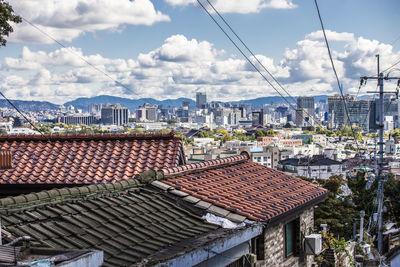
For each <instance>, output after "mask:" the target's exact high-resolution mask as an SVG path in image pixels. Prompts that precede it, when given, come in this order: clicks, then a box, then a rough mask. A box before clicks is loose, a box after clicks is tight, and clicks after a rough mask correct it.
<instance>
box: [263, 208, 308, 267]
mask: <svg viewBox="0 0 400 267" xmlns="http://www.w3.org/2000/svg"><path fill="white" fill-rule="evenodd" d="M296 218H299V223H300V231H301V232H302V233H303V236H305V235H309V234H311V233H312V231H313V228H314V208H313V207H310V208H308V209H305V210H303V211H302V212H301V213H300V214H299V215H298V216H291V217H288V218H286V219H285V218H284V219H282V221H281V222H279V223H278V224H275V225H273V226H271V225H269V226H267V228H266V230H265V231H264V249H265V260H263V261H258V262H257V265H256V266H257V267H258V266H279V267H281V266H282V267H283V266H294V267H295V266H307V267H308V266H311V263H312V262H313V260H314V256H312V255H311V256H307V255H305V254H304V253H303V248H302V247H301V249H300V250H299V251H298V253H295V255H291V256H289V257H286V256H285V224H286V223H288V222H290V221H292V220H294V219H296ZM299 235H300V233H299ZM299 240H304V239H299ZM299 243H300V244H302V243H303V242H299ZM300 244H299V246H300Z"/></svg>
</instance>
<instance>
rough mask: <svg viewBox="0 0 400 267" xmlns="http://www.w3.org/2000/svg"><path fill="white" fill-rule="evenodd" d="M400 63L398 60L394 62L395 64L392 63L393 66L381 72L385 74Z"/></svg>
mask: <svg viewBox="0 0 400 267" xmlns="http://www.w3.org/2000/svg"><path fill="white" fill-rule="evenodd" d="M399 63H400V59H399V60H398V61H396V63H394V64H393V65H391V66H390V67H389V68H386V69H384V70H383V71H382V72H386V71H388V70H390V69H391V68H393V67H394V66H396V65H397V64H399Z"/></svg>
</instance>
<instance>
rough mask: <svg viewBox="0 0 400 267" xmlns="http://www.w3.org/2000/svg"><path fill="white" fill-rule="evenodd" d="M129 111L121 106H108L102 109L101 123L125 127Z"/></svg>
mask: <svg viewBox="0 0 400 267" xmlns="http://www.w3.org/2000/svg"><path fill="white" fill-rule="evenodd" d="M128 117H129V110H128V108H127V107H121V105H120V104H114V105H107V106H105V107H103V108H102V109H101V122H102V123H104V124H113V125H123V124H126V123H128Z"/></svg>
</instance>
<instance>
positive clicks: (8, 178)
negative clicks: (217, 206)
mask: <svg viewBox="0 0 400 267" xmlns="http://www.w3.org/2000/svg"><path fill="white" fill-rule="evenodd" d="M1 149H9V150H10V151H11V154H12V165H13V168H12V169H8V170H0V184H6V183H7V184H35V183H48V184H60V183H61V184H90V183H104V182H116V181H121V180H126V179H129V178H132V177H134V176H135V175H136V174H138V173H142V172H143V171H145V170H148V169H154V170H161V169H163V168H170V167H176V166H178V165H179V163H180V161H181V159H184V155H183V148H182V140H181V139H180V138H177V137H174V135H173V133H169V134H102V135H45V136H42V135H0V150H1Z"/></svg>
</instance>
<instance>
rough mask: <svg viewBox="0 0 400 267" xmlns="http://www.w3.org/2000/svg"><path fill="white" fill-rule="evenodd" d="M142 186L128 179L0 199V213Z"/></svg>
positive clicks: (137, 180) (136, 180)
mask: <svg viewBox="0 0 400 267" xmlns="http://www.w3.org/2000/svg"><path fill="white" fill-rule="evenodd" d="M142 185H143V183H142V179H129V180H123V181H120V182H115V183H107V184H91V185H85V186H76V187H63V188H55V189H50V190H44V191H41V192H35V193H29V194H22V195H18V196H11V197H6V198H2V199H0V213H2V212H4V211H6V212H8V211H9V210H13V209H22V208H29V207H33V206H34V207H36V206H41V205H48V204H49V203H59V202H64V201H69V200H74V199H77V198H82V197H95V196H99V195H104V194H109V193H117V192H121V191H124V190H127V189H130V188H135V187H136V188H139V187H140V186H142Z"/></svg>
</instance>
